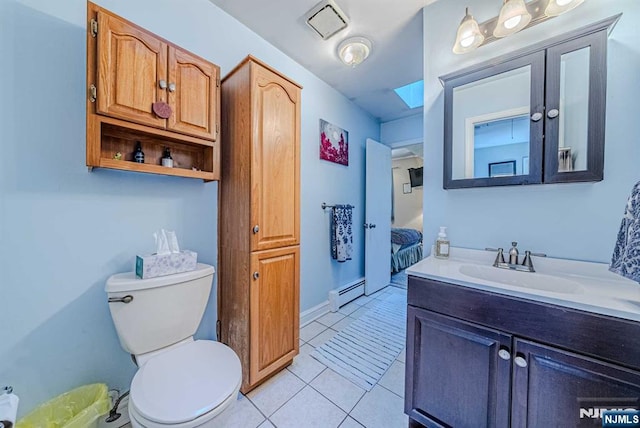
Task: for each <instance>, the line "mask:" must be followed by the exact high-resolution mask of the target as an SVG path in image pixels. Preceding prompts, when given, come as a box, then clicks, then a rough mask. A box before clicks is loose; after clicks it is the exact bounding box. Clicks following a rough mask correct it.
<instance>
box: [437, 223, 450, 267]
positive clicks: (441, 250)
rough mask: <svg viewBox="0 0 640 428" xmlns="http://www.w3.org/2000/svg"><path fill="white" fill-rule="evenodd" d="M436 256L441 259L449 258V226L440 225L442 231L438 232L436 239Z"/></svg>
mask: <svg viewBox="0 0 640 428" xmlns="http://www.w3.org/2000/svg"><path fill="white" fill-rule="evenodd" d="M435 256H436V257H437V258H439V259H448V258H449V239H447V228H446V227H445V226H440V233H438V239H436V253H435Z"/></svg>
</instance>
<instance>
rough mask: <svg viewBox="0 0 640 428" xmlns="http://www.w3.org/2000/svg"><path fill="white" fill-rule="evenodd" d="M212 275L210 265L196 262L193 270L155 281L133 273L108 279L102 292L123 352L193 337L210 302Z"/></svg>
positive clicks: (144, 350) (140, 351) (142, 350)
mask: <svg viewBox="0 0 640 428" xmlns="http://www.w3.org/2000/svg"><path fill="white" fill-rule="evenodd" d="M213 274H214V268H213V266H209V265H206V264H202V263H198V265H197V267H196V269H195V270H193V271H190V272H184V273H178V274H174V275H167V276H160V277H157V278H150V279H139V278H137V277H136V275H135V273H134V272H127V273H119V274H116V275H113V276H111V277H110V278H109V279H108V280H107V285H106V287H105V290H106V292H107V294H108V296H109V299H110V300H111V301H110V302H109V310H110V311H111V317H112V318H113V323H114V324H115V326H116V331H117V332H118V337H119V338H120V344H121V345H122V347H123V348H124V349H125V351H127V352H129V353H130V354H134V355H140V354H144V353H147V352H151V351H156V350H158V349H161V348H164V347H166V346H169V345H172V344H174V343H177V342H179V341H181V340H183V339H186V338H189V337H191V336H193V335H194V334H195V332H196V330H197V328H198V326H199V325H200V321H201V320H202V316H203V314H204V310H205V308H206V306H207V301H208V300H209V293H210V292H211V284H212V282H213ZM127 296H131V297H132V298H133V299H130V297H127ZM114 299H124V300H125V301H129V300H130V301H129V303H124V302H114V301H113V300H114Z"/></svg>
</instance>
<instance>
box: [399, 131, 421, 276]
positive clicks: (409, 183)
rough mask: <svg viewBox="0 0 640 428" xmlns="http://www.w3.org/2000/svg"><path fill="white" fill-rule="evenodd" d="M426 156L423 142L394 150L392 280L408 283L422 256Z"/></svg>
mask: <svg viewBox="0 0 640 428" xmlns="http://www.w3.org/2000/svg"><path fill="white" fill-rule="evenodd" d="M423 168H424V156H423V145H422V143H414V144H410V145H406V146H402V147H394V148H393V149H392V150H391V170H392V178H393V187H392V196H391V198H392V215H391V270H392V272H391V283H392V284H393V285H396V286H398V287H402V288H406V287H407V276H406V273H405V269H406V268H407V267H409V266H411V265H413V264H415V263H417V262H419V261H420V260H421V259H422V257H423V254H422V246H423V244H422V227H423V209H422V203H423V197H422V184H423V183H422V176H423Z"/></svg>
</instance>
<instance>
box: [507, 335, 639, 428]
mask: <svg viewBox="0 0 640 428" xmlns="http://www.w3.org/2000/svg"><path fill="white" fill-rule="evenodd" d="M514 350H515V353H514V366H513V387H512V388H513V398H512V402H511V405H512V407H513V408H512V410H511V413H512V424H511V426H512V427H514V428H518V427H551V426H558V427H560V426H562V427H569V426H571V427H577V428H587V427H601V426H602V420H601V417H600V409H603V408H604V409H628V408H634V409H637V408H638V407H639V406H640V372H637V371H634V370H630V369H626V368H624V367H621V366H616V365H614V364H610V363H607V362H604V361H599V360H596V359H593V358H589V357H586V356H583V355H579V354H574V353H572V352H568V351H564V350H561V349H557V348H552V347H549V346H544V345H540V344H537V343H534V342H529V341H526V340H522V339H516V340H515V346H514Z"/></svg>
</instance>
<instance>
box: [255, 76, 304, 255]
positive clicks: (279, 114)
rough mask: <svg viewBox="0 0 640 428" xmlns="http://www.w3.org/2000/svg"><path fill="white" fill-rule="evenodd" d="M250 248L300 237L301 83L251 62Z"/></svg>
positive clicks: (277, 244) (289, 242) (279, 244)
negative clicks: (291, 80) (293, 82)
mask: <svg viewBox="0 0 640 428" xmlns="http://www.w3.org/2000/svg"><path fill="white" fill-rule="evenodd" d="M252 71H253V73H252V86H253V95H252V96H253V99H252V106H253V112H254V113H253V120H254V123H253V131H252V132H253V147H252V149H253V152H252V172H251V181H252V203H251V220H252V226H251V227H252V228H253V229H252V232H253V233H252V240H251V249H252V251H256V250H266V249H269V248H278V247H285V246H289V245H296V244H298V243H299V242H300V88H299V87H297V86H295V85H294V84H292V83H291V82H289V81H288V80H286V79H284V78H282V77H281V76H279V75H277V74H276V73H273V72H272V71H270V70H267V69H265V68H263V67H261V66H259V65H257V64H252Z"/></svg>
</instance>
